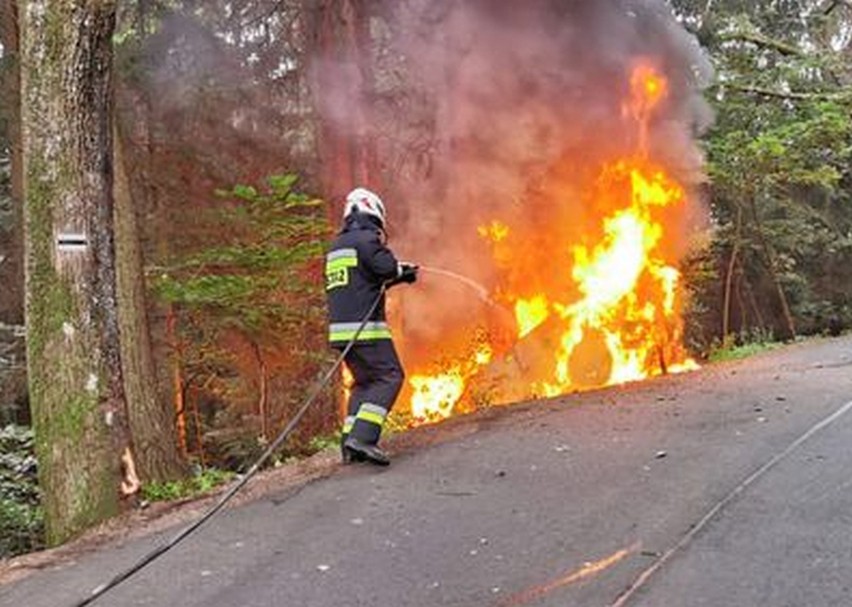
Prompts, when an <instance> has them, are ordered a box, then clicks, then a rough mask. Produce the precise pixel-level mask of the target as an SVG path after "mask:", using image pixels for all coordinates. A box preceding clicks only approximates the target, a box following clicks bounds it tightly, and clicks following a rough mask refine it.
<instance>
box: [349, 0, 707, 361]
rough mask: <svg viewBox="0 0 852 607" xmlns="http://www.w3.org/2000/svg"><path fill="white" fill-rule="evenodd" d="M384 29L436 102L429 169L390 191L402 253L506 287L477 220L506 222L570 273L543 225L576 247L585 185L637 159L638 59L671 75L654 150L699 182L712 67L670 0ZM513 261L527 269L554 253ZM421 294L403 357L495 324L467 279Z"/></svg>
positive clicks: (421, 15) (476, 3)
mask: <svg viewBox="0 0 852 607" xmlns="http://www.w3.org/2000/svg"><path fill="white" fill-rule="evenodd" d="M394 4H395V3H394ZM387 19H388V20H389V21H391V22H393V23H395V24H396V25H395V29H396V31H397V32H399V34H398V36H397V37H396V38H395V39H394V40H393V41H392V43H391V46H392V48H393V51H394V52H397V53H399V54H400V55H401V57H402V58H403V60H402V65H403V66H404V72H405V74H406V76H405V82H406V86H408V87H412V90H410V91H408V93H409V96H410V97H417V96H420V97H421V98H422V99H427V100H428V104H429V108H428V116H429V120H428V129H429V132H430V140H429V151H428V162H426V163H423V161H422V159H421V160H420V163H421V164H420V166H423V165H424V164H425V167H426V168H422V169H416V170H410V171H406V170H399V171H397V172H396V173H395V174H394V175H392V176H391V179H392V180H393V182H392V183H390V184H386V185H388V188H387V191H385V192H383V193H384V194H385V195H386V196H387V197H389V198H390V200H389V201H388V206H389V212H390V213H391V222H392V227H393V228H394V229H393V231H392V235H391V236H392V244H393V245H394V246H395V248H396V249H397V250H399V251H401V252H402V253H403V254H404V255H405V256H407V257H409V258H411V259H414V260H417V261H419V262H421V263H423V264H427V265H430V266H437V267H443V268H448V269H451V270H453V271H456V272H459V273H462V274H465V275H468V276H471V277H473V278H474V279H475V280H477V281H480V282H482V283H483V284H484V285H485V286H486V287H487V288H489V289H496V288H498V287H499V284H498V283H499V278H498V274H499V273H500V272H499V268H496V267H495V263H494V262H493V261H492V258H491V253H490V250H489V249H488V247H487V243H484V242H483V240H482V239H481V238H480V237H479V236H478V235H477V226H479V225H482V224H485V223H487V222H489V221H490V220H492V219H499V220H501V221H503V222H505V223H507V224H509V225H510V226H512V227H513V229H522V230H523V232H524V234H525V235H526V236H527V238H529V239H538V238H540V239H541V247H540V249H541V251H542V252H544V251H548V253H547V255H551V256H552V255H555V254H556V253H557V252H560V253H562V254H563V255H562V258H561V259H558V258H552V259H551V260H550V263H552V264H553V267H552V272H553V273H557V272H569V271H570V267H566V266H568V265H570V255H569V248H568V245H560V243H558V242H549V241H548V239H552V238H554V237H555V236H554V233H553V231H552V230H551V229H549V228H550V226H552V224H553V222H562V223H563V224H564V228H562V229H560V230H559V231H558V232H557V233H558V237H559V238H565V237H566V236H568V237H571V236H573V237H575V238H576V241H579V239H580V238H581V237H582V234H583V233H584V231H585V230H587V229H588V227H589V226H588V225H585V222H586V216H587V215H588V212H587V211H588V210H589V209H588V205H589V204H590V202H589V201H588V199H584V197H583V191H582V190H583V188H584V187H587V186H588V184H589V183H590V181H591V180H593V179H594V177H595V175H596V174H597V171H599V169H600V167H601V166H602V164H603V163H605V162H608V161H612V160H613V159H615V158H619V157H623V156H629V155H630V154H631V153H635V152H636V150H637V149H638V147H639V144H640V142H639V141H638V137H639V135H638V132H637V130H636V128H635V121H631V120H629V119H626V117H625V112H624V104H625V101H626V100H627V98H628V97H629V94H630V88H629V87H630V73H631V70H632V69H633V67H634V66H635V64H636V62H637V61H638V60H640V59H644V60H647V61H650V62H651V63H652V64H653V65H654V66H655V67H656V69H658V70H659V71H660V72H661V73H663V74H664V75H665V76H666V78H667V79H668V81H669V95H668V96H667V98H666V100H665V102H664V104H663V106H662V107H661V108H659V109H658V110H657V111H656V112H655V114H654V116H653V119H652V121H651V123H650V125H649V132H648V138H647V151H648V155H649V156H650V157H652V158H653V159H654V161H655V162H656V163H658V164H660V165H662V166H664V167H665V168H666V170H667V171H668V172H669V173H670V174H672V175H673V176H675V177H676V178H677V179H678V180H679V181H680V182H681V183H682V184H684V185H686V186H690V185H695V184H696V183H697V182H699V181H700V180H701V175H702V157H701V153H700V151H699V149H698V147H697V145H696V136H697V134H699V133H700V131H701V130H702V129H704V128H705V127H706V126H707V124H708V123H709V120H710V112H709V110H708V107H707V105H706V104H705V103H704V101H703V100H702V98H701V95H700V93H701V89H702V88H703V86H704V85H705V84H706V83H707V82H708V80H709V78H710V76H711V68H710V65H709V62H708V60H707V58H706V57H705V56H704V55H703V54H702V51H701V49H700V48H699V46H698V44H697V42H696V41H695V40H694V38H693V37H692V36H691V35H689V34H688V33H687V32H686V31H685V30H684V29H683V28H682V27H681V26H680V24H679V23H678V22H677V21H676V19H675V18H674V16H673V15H672V12H671V9H670V8H668V7H667V5H666V4H665V3H664V2H663V1H662V0H659V1H658V0H620V1H619V0H594V1H590V0H589V1H584V0H576V1H571V0H561V1H557V0H524V1H523V2H520V1H518V2H503V1H499V0H463V1H449V0H410V1H408V2H402V3H399V5H397V8H396V12H395V14H394V15H389V16H388V17H387ZM340 96H341V98H342V99H343V98H345V99H346V100H347V101H348V106H347V105H340V106H339V107H349V108H350V112H352V113H353V115H352V116H351V118H352V119H351V120H350V119H349V118H350V116H349V115H348V113H347V112H346V111H344V112H343V113H342V114H341V115H340V116H339V118H341V120H340V128H345V125H347V124H363V123H362V122H361V120H360V119H358V118H357V117H355V116H354V112H356V111H358V112H361V111H362V108H359V107H358V106H357V104H354V103H353V100H354V99H357V98H358V97H357V96H353V94H352V91H351V90H350V91H346V90H341V91H340ZM364 113H366V114H367V115H370V114H372V115H374V116H375V115H376V112H375V108H373V110H372V112H369V111H368V112H364ZM361 115H363V113H362V114H361ZM374 135H375V137H376V139H377V140H381V135H382V134H381V133H378V132H376V133H374ZM383 153H384V154H385V155H386V156H387V155H397V156H398V155H400V154H402V152H400V150H393V149H385V150H383ZM696 207H697V205H696ZM698 216H700V213H699V212H698V211H696V212H695V213H693V215H692V219H694V217H698ZM400 218H403V219H402V220H401V219H400ZM687 218H690V215H689V214H687ZM690 220H691V219H690ZM688 229H689V227H688V226H684V230H688ZM678 238H679V239H681V240H682V242H680V243H677V244H674V245H672V246H675V247H680V248H681V249H682V248H684V247H685V242H686V237H685V236H684V235H680V236H679V237H678ZM518 261H519V263H518V264H517V267H518V268H521V269H522V268H524V267H525V266H524V264H525V263H526V264H530V263H535V264H546V263H548V258H547V257H546V256H544V255H542V256H541V257H539V258H536V259H527V260H518ZM512 263H513V261H512V260H506V265H507V266H508V265H511V264H512ZM527 267H528V266H527ZM503 275H504V276H505V272H504V273H503ZM421 289H425V291H426V292H427V293H428V296H423V293H424V292H423V291H421V292H420V293H418V294H417V296H415V295H411V296H410V297H406V301H405V314H404V315H403V316H404V323H405V325H406V331H405V336H406V337H405V339H406V342H407V347H406V348H405V349H406V352H407V354H408V356H409V358H410V357H412V356H416V354H413V353H412V349H411V347H410V346H411V345H414V344H417V345H426V344H428V347H429V349H430V350H431V354H432V355H434V348H435V346H436V345H440V344H441V343H442V340H445V338H446V336H447V335H448V334H449V333H453V332H455V333H457V332H458V331H451V330H449V329H451V328H454V329H458V328H460V327H471V326H473V324H474V321H473V320H472V319H473V318H474V317H476V316H483V315H487V310H484V309H483V308H482V307H478V306H481V304H479V303H477V299H476V293H475V292H473V291H472V290H471V289H469V288H467V287H465V286H464V285H461V284H458V285H453V284H450V283H448V282H447V281H446V280H445V279H443V278H441V277H437V276H434V275H428V274H426V275H424V280H423V284H422V285H421ZM436 303H437V304H439V305H436ZM417 349H420V348H417ZM417 358H420V357H419V356H417Z"/></svg>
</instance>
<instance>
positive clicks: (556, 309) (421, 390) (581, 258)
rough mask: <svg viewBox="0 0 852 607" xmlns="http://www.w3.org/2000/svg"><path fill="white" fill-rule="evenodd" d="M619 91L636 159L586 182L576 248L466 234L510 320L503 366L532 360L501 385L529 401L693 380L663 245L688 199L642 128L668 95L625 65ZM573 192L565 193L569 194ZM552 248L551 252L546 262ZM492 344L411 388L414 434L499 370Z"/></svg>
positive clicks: (541, 239) (647, 72)
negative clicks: (483, 248) (625, 86)
mask: <svg viewBox="0 0 852 607" xmlns="http://www.w3.org/2000/svg"><path fill="white" fill-rule="evenodd" d="M628 82H629V93H628V97H627V99H626V100H625V102H624V104H623V115H624V117H625V118H626V119H629V120H632V121H633V124H634V126H635V128H636V132H637V133H638V140H636V150H635V152H634V153H633V154H629V155H625V156H624V157H621V158H615V159H614V160H613V161H611V162H607V163H604V164H603V165H602V166H601V167H600V169H599V171H598V172H597V178H596V180H595V181H593V182H589V183H585V182H584V183H585V186H584V187H583V188H582V191H583V196H584V198H588V204H586V205H585V206H584V209H583V210H584V212H587V213H588V214H590V215H592V214H593V215H595V217H596V219H594V220H592V221H591V223H588V224H587V225H586V229H585V230H584V231H583V234H582V237H581V238H580V239H579V240H578V239H577V235H576V234H575V233H574V232H575V231H576V230H575V229H574V226H569V227H570V228H571V229H564V227H563V226H561V225H560V224H559V222H558V221H556V219H555V218H554V221H553V222H551V224H550V225H545V226H542V225H538V226H537V227H535V228H532V227H529V226H525V225H523V224H522V223H521V222H519V223H518V224H517V225H516V224H513V223H511V222H509V223H504V222H502V221H498V220H496V219H494V220H487V221H486V222H485V223H484V225H481V226H480V227H479V228H478V229H477V231H478V234H479V236H480V237H481V238H482V239H483V240H485V241H486V242H487V243H488V245H489V246H490V248H491V253H492V257H493V259H492V263H493V270H494V272H495V273H496V274H497V275H498V276H499V279H498V284H497V285H496V286H495V289H494V298H495V299H496V300H499V301H500V302H502V303H504V304H506V305H507V306H508V307H509V308H510V309H512V310H513V311H514V315H513V317H514V321H515V324H516V335H515V341H514V344H513V345H512V352H511V358H513V359H514V358H515V355H516V354H517V352H518V351H519V352H520V358H523V357H524V350H525V345H526V344H530V346H529V348H528V349H529V351H530V352H532V353H533V354H531V359H532V360H533V364H532V365H531V366H530V365H521V364H519V365H517V366H518V368H519V369H521V371H520V373H521V375H520V376H519V375H518V374H517V373H518V372H516V373H515V375H513V376H510V380H509V381H513V382H516V383H518V382H520V383H524V386H525V387H526V389H527V394H530V395H535V394H544V395H546V396H555V395H559V394H564V393H566V392H569V391H572V390H576V389H581V388H591V387H597V386H604V385H613V384H619V383H623V382H628V381H636V380H641V379H645V378H647V377H649V376H652V375H658V374H661V373H674V372H681V371H687V370H691V369H694V368H697V365H696V363H695V362H694V361H693V360H691V359H690V358H689V357H688V356H687V355H686V353H685V351H684V349H683V347H682V344H681V342H682V333H683V327H682V324H683V323H682V319H681V309H682V298H683V294H682V285H681V275H680V272H679V271H678V269H677V267H676V263H677V259H678V254H677V252H676V247H675V246H674V245H673V244H672V238H671V234H672V230H676V229H677V227H678V225H679V220H678V218H679V217H681V216H682V209H683V208H685V205H686V202H687V194H686V191H685V190H684V188H683V187H682V186H681V185H680V184H679V183H678V182H677V181H676V180H675V179H674V178H673V177H672V176H670V175H669V174H668V173H667V172H666V171H665V169H664V168H663V167H662V166H659V165H657V164H656V163H655V162H653V161H652V160H651V158H650V151H649V148H648V145H647V144H648V124H649V122H650V119H651V117H652V115H653V113H654V112H655V111H656V110H657V109H658V108H659V107H660V105H661V103H663V101H664V100H665V98H666V97H667V96H668V94H669V83H668V81H667V80H666V78H665V76H664V75H663V74H662V73H661V71H660V70H659V69H658V68H657V67H656V65H655V63H654V62H653V61H651V60H649V59H641V60H638V61H637V62H636V64H635V66H634V69H633V71H632V72H631V74H630V75H629V76H628ZM571 174H576V172H571ZM582 185H583V184H577V183H572V184H571V187H570V188H569V191H574V190H576V188H577V186H582ZM547 194H548V195H550V196H556V194H554V193H553V192H551V191H549V190H548V191H547ZM531 230H535V232H530V231H531ZM542 230H543V231H544V232H546V233H545V234H542V233H541V232H542ZM572 239H573V242H572ZM545 243H549V244H545ZM552 243H558V244H557V245H556V246H557V250H550V249H553V244H552ZM542 247H549V248H550V249H549V250H547V251H545V252H542V250H541V249H542ZM543 253H544V254H543ZM529 259H532V260H535V261H533V262H529V261H528V260H529ZM542 261H543V262H542ZM492 343H493V344H495V345H494V346H492V345H489V344H488V343H483V344H479V346H477V347H476V348H475V351H474V352H473V353H470V350H469V349H468V350H467V353H465V354H462V355H460V356H457V357H455V358H451V360H450V361H449V362H445V363H444V364H443V365H442V366H439V367H438V368H437V369H434V370H433V372H431V373H429V372H422V373H418V374H415V375H414V376H412V377H411V379H410V381H409V386H410V391H411V413H412V416H413V418H414V419H415V422H424V421H425V422H429V421H436V420H439V419H443V418H445V417H449V416H450V415H452V414H453V413H454V412H455V411H456V410H457V408H458V407H457V406H458V404H459V403H460V402H462V401H464V399H465V395H466V393H467V390H468V388H469V386H470V383H471V382H472V381H475V380H476V378H477V376H478V374H480V373H481V372H482V371H483V369H486V368H489V365H492V364H499V361H500V358H499V356H498V355H495V352H494V348H495V347H498V346H497V345H496V343H497V342H496V341H494V342H492ZM542 351H543V352H544V353H545V356H544V357H542V356H541V352H542ZM504 354H507V353H504ZM515 393H516V394H517V391H515Z"/></svg>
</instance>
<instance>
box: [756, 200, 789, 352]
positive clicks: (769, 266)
mask: <svg viewBox="0 0 852 607" xmlns="http://www.w3.org/2000/svg"><path fill="white" fill-rule="evenodd" d="M749 204H750V205H751V212H752V215H753V216H754V225H755V230H756V232H757V240H758V242H760V247H761V249H763V255H764V257H765V258H766V270H767V271H768V272H769V278H770V279H771V280H772V284H773V286H774V287H775V292H776V293H777V295H778V302H779V303H780V304H781V313H782V314H783V316H784V323H785V325H786V327H785V328H786V330H787V335H786V337H787V339H795V337H796V321H795V320H794V319H793V314H792V312H791V311H790V304H789V303H787V295H786V294H785V293H784V288H783V287H782V286H781V281H779V280H778V272H777V270H776V264H775V254H774V252H773V251H772V248H771V247H770V246H769V243H768V242H767V240H766V237H765V236H764V234H763V224H762V223H761V221H760V215H759V213H758V212H757V203H756V202H755V200H754V196H750V197H749Z"/></svg>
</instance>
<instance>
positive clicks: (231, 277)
mask: <svg viewBox="0 0 852 607" xmlns="http://www.w3.org/2000/svg"><path fill="white" fill-rule="evenodd" d="M297 181H298V178H297V176H296V175H293V174H284V175H273V176H271V177H269V178H268V179H267V180H266V181H265V182H264V183H263V184H258V185H244V184H239V185H236V186H234V187H232V188H230V189H227V190H219V191H217V192H216V198H215V200H214V201H212V204H211V205H210V208H209V209H208V210H207V211H206V212H204V213H201V214H199V217H198V221H197V225H196V226H195V228H196V229H197V232H196V233H194V238H193V239H192V243H193V246H192V248H191V249H190V250H189V251H187V252H186V253H185V254H184V255H183V256H182V257H180V258H179V259H176V260H175V262H174V263H172V264H170V265H169V266H168V267H167V268H166V269H165V270H158V271H157V274H156V275H155V279H154V285H153V286H154V289H155V293H156V294H157V296H158V297H159V298H160V300H161V301H164V302H167V303H169V304H170V309H171V310H172V311H173V313H174V317H175V319H176V320H177V322H176V326H177V333H178V335H177V340H175V341H176V342H177V346H176V347H175V349H174V351H173V353H174V355H176V356H179V357H180V366H181V369H182V370H183V372H184V376H185V378H186V380H185V381H186V383H185V389H186V390H187V393H191V397H190V398H192V399H193V400H194V401H195V402H196V403H198V402H199V401H200V402H201V405H200V406H201V407H203V408H205V409H206V411H205V412H204V414H203V415H201V416H195V417H193V418H190V419H189V423H190V424H191V425H193V426H196V427H194V428H193V429H192V431H191V432H190V436H192V437H197V438H198V439H199V440H198V442H199V443H203V445H201V444H199V445H197V446H196V448H202V447H203V448H204V450H205V454H206V455H207V456H208V458H212V459H211V461H214V462H215V463H216V465H218V466H221V467H224V468H228V469H234V470H236V469H239V468H240V467H241V466H242V465H243V464H244V463H245V462H247V461H249V460H251V459H252V458H253V456H254V455H255V454H256V453H257V452H258V450H259V449H260V448H261V447H262V445H261V443H262V441H263V439H264V438H269V434H270V433H271V432H272V430H273V429H274V428H276V427H277V424H278V423H280V422H281V420H282V419H286V418H287V417H288V415H289V414H290V413H289V410H288V408H289V407H290V406H291V404H292V403H294V402H297V401H298V399H299V398H301V396H302V394H303V391H304V390H305V389H306V387H307V385H308V384H309V383H310V382H311V381H312V380H313V377H314V376H315V374H316V369H317V368H318V367H319V365H321V364H322V363H323V362H325V354H326V353H327V350H326V349H325V348H324V345H325V327H324V322H325V298H324V291H323V284H324V283H323V280H322V270H323V268H322V262H323V255H322V253H323V251H324V247H325V244H326V239H327V236H328V234H329V227H328V225H327V222H326V216H325V207H324V204H323V203H322V201H320V200H317V199H315V198H311V197H310V196H307V195H305V194H303V193H301V192H298V191H297V190H296V189H295V188H296V184H297ZM264 435H265V437H264Z"/></svg>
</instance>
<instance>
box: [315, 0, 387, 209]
mask: <svg viewBox="0 0 852 607" xmlns="http://www.w3.org/2000/svg"><path fill="white" fill-rule="evenodd" d="M309 22H310V26H309V27H310V29H311V34H312V35H311V40H312V46H313V52H312V53H311V55H312V57H313V59H314V61H315V64H314V65H313V66H312V69H311V90H312V92H313V95H314V107H315V109H316V112H317V123H318V128H317V131H318V143H319V152H320V162H321V167H320V182H321V185H322V189H323V192H324V194H325V196H326V198H327V199H329V200H331V201H332V202H333V203H334V202H336V201H340V200H342V198H343V197H344V196H345V195H346V193H347V192H348V191H349V190H351V189H352V188H353V187H355V186H357V185H364V186H367V187H372V188H376V189H380V184H379V183H378V181H379V175H378V171H377V167H376V162H377V161H376V153H375V150H374V147H375V145H374V142H373V140H372V136H371V134H370V131H369V124H370V123H369V116H368V112H369V96H370V92H371V90H372V70H371V58H370V45H371V40H370V35H369V34H370V32H369V14H368V10H367V3H365V2H364V0H321V1H320V2H317V4H316V5H315V6H314V7H313V11H312V13H311V19H310V21H309ZM329 210H330V212H331V215H332V219H333V220H334V221H337V220H338V213H337V211H338V210H339V208H338V206H337V205H335V204H332V205H330V207H329Z"/></svg>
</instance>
